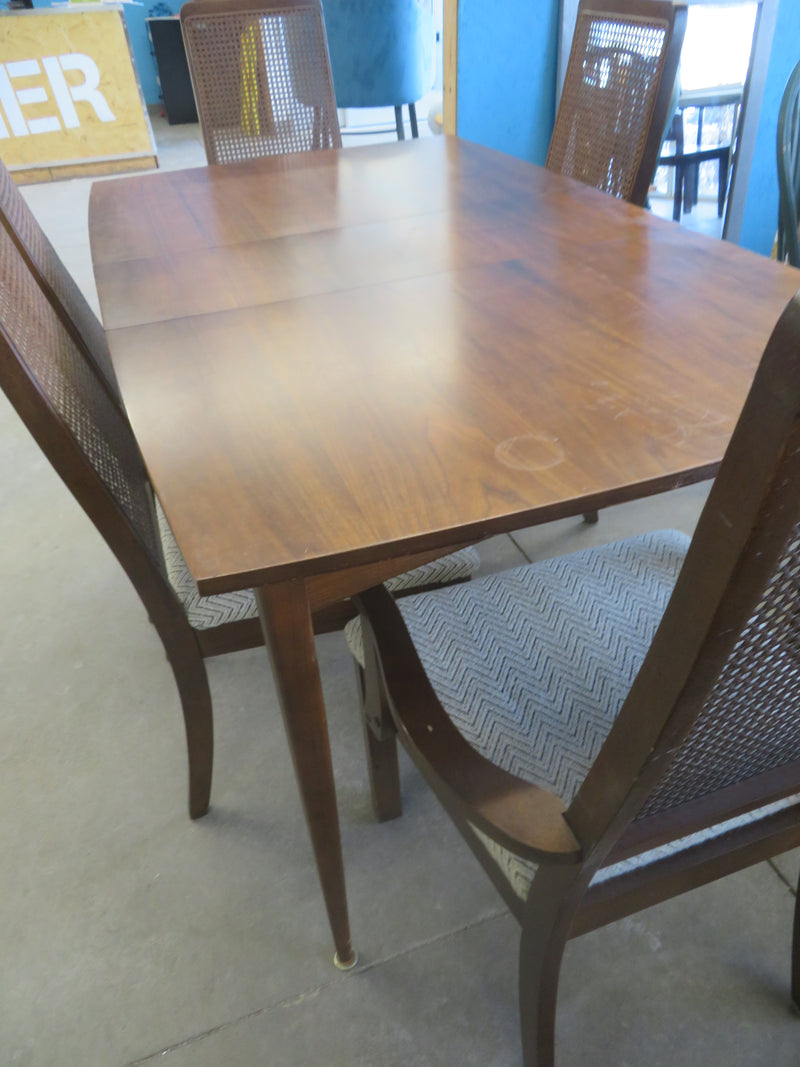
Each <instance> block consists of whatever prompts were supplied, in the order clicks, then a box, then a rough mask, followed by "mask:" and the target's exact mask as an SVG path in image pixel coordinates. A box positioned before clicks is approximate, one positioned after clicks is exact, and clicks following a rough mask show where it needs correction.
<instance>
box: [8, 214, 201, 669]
mask: <svg viewBox="0 0 800 1067" xmlns="http://www.w3.org/2000/svg"><path fill="white" fill-rule="evenodd" d="M66 315H67V311H66V310H65V309H64V307H63V305H60V304H58V303H57V302H51V299H50V294H49V293H48V292H47V291H46V290H45V289H43V288H42V287H40V285H39V280H38V277H37V275H36V274H34V273H33V272H32V271H31V269H30V266H29V263H28V260H27V258H26V257H25V256H24V254H23V252H22V251H21V250H20V248H19V247H18V245H17V243H16V242H15V241H14V240H13V239H12V236H11V235H10V234H9V233H8V232H7V231H6V230H5V229H4V228H0V387H1V388H2V389H3V392H4V393H5V394H6V396H7V397H8V399H9V401H10V402H11V404H12V406H13V407H14V408H15V410H16V411H17V413H18V415H19V416H20V418H21V419H22V421H23V422H24V423H25V425H26V427H27V428H28V430H29V432H30V433H31V435H32V436H33V438H34V440H35V441H36V442H37V444H38V445H39V447H40V448H41V449H42V451H43V452H44V454H45V456H46V458H47V459H48V460H49V462H50V464H51V465H52V467H53V468H54V469H55V471H56V473H57V474H58V475H59V477H60V478H61V479H62V481H63V482H64V484H65V485H66V487H67V489H69V491H70V492H71V493H72V495H73V496H74V497H75V499H76V500H77V502H78V503H79V504H80V506H81V507H82V508H83V510H84V511H85V512H86V514H87V516H88V517H89V519H90V520H91V521H92V523H93V524H94V526H95V527H96V528H97V530H98V532H99V533H100V535H101V536H102V537H103V539H104V541H105V542H106V544H107V545H108V546H109V548H110V549H111V551H112V552H113V553H114V555H115V556H116V558H117V560H118V561H119V563H120V565H121V566H122V568H123V569H124V570H125V572H126V574H127V575H128V577H129V578H130V580H131V582H132V583H133V585H134V587H135V589H136V591H137V593H138V594H139V597H140V598H141V600H142V602H143V603H144V605H145V607H146V609H147V611H148V614H149V615H150V618H151V620H152V622H153V624H154V625H155V627H156V629H157V630H158V632H159V635H160V636H161V639H162V641H163V642H164V645H165V649H166V650H167V654H168V656H169V657H170V659H172V658H173V657H174V656H175V655H179V654H180V653H179V651H178V650H179V649H180V648H182V647H186V642H187V641H188V642H189V643H191V642H192V641H194V637H193V631H192V629H191V627H190V625H189V622H188V620H187V618H186V615H185V612H184V610H183V606H182V605H181V603H180V601H179V599H178V597H177V595H176V594H175V592H174V590H173V588H172V586H171V585H170V583H169V580H168V577H167V573H166V566H165V563H164V559H163V553H162V548H161V540H160V537H159V534H158V525H157V519H156V512H155V500H154V493H153V488H152V485H151V483H150V479H149V476H148V474H147V471H146V469H145V466H144V461H143V460H142V458H141V455H140V453H139V448H138V445H137V443H136V440H135V438H134V436H133V431H132V429H131V427H130V424H129V423H128V420H127V416H126V414H125V412H124V409H123V408H122V407H121V404H120V403H119V401H118V400H117V401H115V397H114V394H113V392H112V390H111V389H110V387H109V383H108V381H107V379H106V378H105V377H104V375H103V374H102V371H101V369H100V367H99V366H98V363H97V361H96V360H94V359H92V358H91V354H87V351H86V349H85V347H84V345H83V344H81V343H80V342H79V341H78V340H76V337H75V331H74V330H70V329H68V328H67V325H66V323H65V321H64V320H65V317H66ZM23 345H25V346H28V350H29V352H30V353H31V355H30V356H28V355H26V352H25V351H23V348H22V346H23ZM33 363H37V364H38V367H34V366H33ZM59 390H62V391H64V392H65V393H68V394H69V398H68V399H67V400H66V401H63V402H62V403H59V402H58V400H57V399H54V398H55V397H56V394H57V393H58V392H59ZM76 412H77V414H76ZM69 413H71V414H69ZM70 418H72V419H73V421H77V422H82V425H83V426H84V427H86V428H87V429H86V435H87V442H81V440H80V439H79V437H78V436H77V433H76V431H75V429H74V427H73V426H72V425H70V422H69V419H70ZM103 455H105V456H106V463H107V464H108V463H110V464H111V466H112V467H116V468H117V472H116V473H115V471H114V470H112V471H111V475H110V476H109V475H108V474H106V476H103V474H101V471H100V469H99V467H98V465H97V464H100V465H101V466H102V464H103V460H102V459H98V456H103Z"/></svg>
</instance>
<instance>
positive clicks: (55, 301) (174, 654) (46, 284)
mask: <svg viewBox="0 0 800 1067" xmlns="http://www.w3.org/2000/svg"><path fill="white" fill-rule="evenodd" d="M0 224H2V228H1V229H0V248H3V247H4V245H5V248H4V259H5V261H6V263H7V264H8V265H9V266H10V267H11V268H12V273H13V282H14V284H15V285H16V286H17V287H18V291H19V292H20V293H21V294H22V297H23V298H24V301H25V305H26V308H27V309H30V310H31V313H32V314H33V313H34V312H35V314H36V315H37V316H38V317H39V318H40V319H42V320H43V321H44V320H47V321H48V322H50V319H51V318H52V319H53V321H52V323H51V325H50V329H51V333H52V335H53V336H57V335H58V334H59V332H60V331H63V337H62V338H61V342H60V343H61V344H63V345H64V346H66V348H67V349H68V350H69V351H70V353H71V359H72V361H73V363H74V365H75V367H76V373H80V374H83V375H84V376H87V377H88V378H89V379H90V380H91V382H92V383H93V386H92V387H93V389H94V390H95V397H94V402H95V403H96V404H98V405H100V407H101V416H100V417H101V418H103V419H104V420H106V421H108V420H112V421H115V423H116V427H117V433H118V434H119V435H120V440H121V441H122V443H123V445H124V448H125V449H126V452H127V455H128V457H129V460H130V462H131V464H132V467H133V468H135V472H136V478H137V480H138V481H139V483H140V485H141V487H142V491H143V493H144V496H145V497H146V499H147V501H148V510H149V520H148V521H149V524H150V529H149V531H148V536H147V538H146V540H143V538H142V536H141V533H140V532H139V531H137V530H136V529H135V527H134V526H133V525H132V523H131V522H130V520H129V518H128V517H127V515H126V514H125V511H124V509H123V508H122V507H121V506H120V503H119V501H118V500H116V499H115V497H114V496H113V494H112V493H111V492H110V491H109V489H108V488H107V486H106V485H105V484H104V483H103V481H102V479H101V478H100V476H99V475H98V473H97V471H96V470H95V468H94V467H93V466H92V463H91V462H90V460H89V459H88V458H87V455H86V454H85V452H84V451H83V449H82V448H81V446H80V444H79V442H78V441H77V439H76V438H75V436H74V434H73V433H72V431H71V430H70V428H69V426H67V424H66V423H65V421H64V419H63V418H62V417H61V416H60V415H59V413H58V412H57V411H56V410H55V408H54V407H53V405H52V404H51V402H50V400H49V399H48V397H47V395H46V394H45V393H44V392H43V390H42V389H41V387H40V385H39V383H38V382H37V380H36V378H35V377H34V376H33V375H32V374H31V373H30V372H29V371H28V369H27V367H26V365H25V362H24V359H23V357H22V356H21V355H20V353H19V349H18V347H17V345H16V343H15V340H14V338H13V337H12V336H11V335H10V334H9V333H8V331H7V330H6V328H5V325H4V324H2V323H0V385H1V386H2V388H3V391H4V392H5V393H6V395H7V396H8V398H9V400H10V401H11V403H12V404H13V406H14V407H15V408H16V410H17V412H18V413H19V415H20V417H21V418H22V420H23V422H24V423H25V425H26V426H27V427H28V429H29V430H30V432H31V434H32V435H33V437H34V438H35V440H36V441H37V443H38V444H39V446H40V447H41V449H42V451H43V452H44V453H45V455H46V456H47V458H48V460H49V461H50V463H51V464H52V465H53V467H54V468H55V470H56V471H57V472H58V474H59V475H60V477H61V478H62V480H63V481H64V483H65V485H66V486H67V488H68V489H69V490H70V492H71V493H72V494H73V496H74V497H75V498H76V500H77V501H78V503H79V504H80V505H81V507H82V508H83V509H84V511H85V512H86V514H87V515H88V516H89V518H90V519H91V520H92V522H93V523H94V525H95V526H96V527H97V529H98V531H99V532H100V534H101V536H102V537H103V539H104V540H105V541H106V543H107V544H108V546H109V548H110V549H111V551H112V552H113V553H114V555H115V556H116V557H117V559H118V560H119V562H120V564H121V566H122V568H123V569H124V570H125V572H126V574H127V575H128V577H129V578H130V580H131V582H132V583H133V586H134V588H135V589H136V592H137V593H138V595H139V597H140V599H141V600H142V602H143V604H144V605H145V608H146V609H147V613H148V615H149V617H150V621H151V622H152V623H153V625H154V626H155V628H156V630H157V631H158V634H159V637H160V638H161V641H162V643H163V645H164V650H165V652H166V655H167V659H168V660H169V662H170V665H171V667H172V670H173V673H174V676H175V682H176V685H177V688H178V693H179V696H180V700H181V705H182V709H183V718H184V724H185V729H186V739H187V745H188V762H189V813H190V815H191V817H192V818H194V819H196V818H199V817H201V816H202V815H204V814H205V813H206V812H207V810H208V806H209V799H210V793H211V776H212V766H213V751H214V740H213V737H214V734H213V717H212V706H211V693H210V690H209V686H208V678H207V674H206V669H205V663H204V660H205V659H206V658H208V657H210V656H217V655H221V654H223V653H227V652H234V651H238V650H242V649H247V648H255V647H258V646H261V645H263V644H264V635H263V632H262V629H261V623H260V620H259V619H258V618H257V617H254V618H249V619H243V620H238V621H235V622H229V623H225V624H222V625H220V626H216V627H213V628H210V629H206V630H196V629H194V628H193V627H192V626H191V625H190V623H189V621H188V619H187V616H186V613H185V611H184V608H183V605H182V604H181V602H180V601H179V599H178V597H177V595H176V594H175V591H174V590H173V588H172V586H171V585H170V583H169V580H168V579H167V576H166V570H165V567H164V561H163V556H161V550H160V539H159V536H158V533H157V523H156V514H155V502H154V494H153V490H152V486H151V485H150V482H149V478H148V476H147V473H146V471H145V468H144V463H143V461H142V460H141V457H140V455H139V451H138V446H137V445H136V441H135V439H134V436H133V431H132V430H131V428H130V425H129V423H128V420H127V416H126V414H125V411H124V406H123V404H122V401H121V398H120V395H119V391H118V387H117V384H116V379H115V378H114V377H113V368H112V367H111V362H110V357H109V355H108V349H107V347H106V346H105V334H104V331H103V328H102V326H101V325H100V323H99V322H98V321H97V319H96V317H95V315H94V313H93V312H92V311H91V309H90V308H89V306H88V304H87V303H86V301H85V299H84V298H83V296H82V295H81V294H80V291H79V290H78V288H77V286H76V285H75V283H74V282H73V281H72V279H71V277H70V276H69V274H68V272H67V271H66V268H65V267H64V265H63V264H62V263H61V260H60V259H59V258H58V256H57V254H56V252H55V251H54V250H53V248H52V246H51V245H50V242H49V241H48V240H47V237H46V236H45V234H44V233H43V231H42V230H41V228H40V227H39V224H38V223H37V222H36V220H35V218H34V217H33V215H32V213H31V212H30V209H29V208H28V207H27V205H26V204H25V201H24V200H23V198H22V196H21V194H20V192H19V190H18V189H17V188H16V186H15V185H14V182H13V180H12V179H11V177H10V175H9V173H8V171H7V170H6V169H5V168H4V167H3V166H2V164H0ZM9 243H10V244H11V245H12V246H13V252H12V251H11V249H10V248H9V247H8V244H9ZM15 257H16V258H15ZM4 283H5V284H9V283H10V279H9V278H4ZM148 542H149V543H148ZM354 614H355V608H354V607H353V605H352V604H351V603H349V602H343V603H339V604H333V605H330V606H329V607H325V608H322V609H320V610H319V611H318V612H317V613H315V616H314V632H315V633H327V632H330V631H332V630H339V629H341V628H342V627H343V626H344V624H345V623H346V622H347V621H348V620H349V619H350V618H352V617H353V616H354Z"/></svg>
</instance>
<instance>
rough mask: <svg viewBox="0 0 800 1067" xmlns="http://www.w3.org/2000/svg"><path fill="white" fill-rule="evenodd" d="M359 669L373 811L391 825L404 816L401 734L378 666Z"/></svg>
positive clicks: (362, 718)
mask: <svg viewBox="0 0 800 1067" xmlns="http://www.w3.org/2000/svg"><path fill="white" fill-rule="evenodd" d="M364 654H365V656H367V657H369V656H374V652H372V651H371V649H368V648H367V647H365V648H364ZM355 668H356V681H357V685H358V692H359V698H360V699H359V703H360V706H361V724H362V727H363V730H364V748H365V751H366V756H367V770H368V772H369V791H370V798H371V800H372V810H373V812H374V814H375V818H376V819H377V821H378V822H388V821H389V820H390V819H396V818H398V817H399V816H400V815H402V814H403V800H402V797H401V795H400V768H399V765H398V762H397V731H396V729H395V725H394V721H393V720H392V716H391V712H390V711H389V706H388V703H387V699H386V691H385V689H384V687H383V682H382V680H381V676H380V671H379V670H378V667H377V663H375V662H371V663H369V665H368V667H367V669H366V670H364V669H362V667H361V666H360V664H358V663H356V664H355Z"/></svg>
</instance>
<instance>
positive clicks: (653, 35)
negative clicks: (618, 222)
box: [546, 0, 686, 206]
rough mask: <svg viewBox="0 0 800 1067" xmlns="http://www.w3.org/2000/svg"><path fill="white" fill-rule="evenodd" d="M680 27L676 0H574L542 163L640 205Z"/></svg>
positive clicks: (682, 13)
mask: <svg viewBox="0 0 800 1067" xmlns="http://www.w3.org/2000/svg"><path fill="white" fill-rule="evenodd" d="M685 30H686V5H685V4H683V3H675V4H673V3H672V2H671V0H597V2H590V0H581V4H580V7H579V8H578V17H577V22H576V24H575V35H574V37H573V39H572V51H571V53H570V58H569V63H568V65H567V72H566V75H565V78H564V88H563V92H562V96H561V103H560V104H559V108H558V114H557V115H556V122H555V127H554V129H553V135H552V138H551V140H550V148H549V151H548V154H547V162H546V166H547V167H548V168H549V169H550V170H554V171H557V172H558V173H560V174H566V175H567V176H568V177H570V178H576V179H577V180H578V181H582V182H584V183H585V184H586V185H592V186H594V188H596V189H602V190H603V192H606V193H611V195H612V196H617V197H619V198H620V199H622V200H628V201H630V203H632V204H639V205H642V206H643V205H644V204H645V202H646V200H647V193H648V190H649V189H650V185H651V183H652V180H653V175H654V174H655V169H656V163H657V160H658V153H659V149H660V147H661V139H662V136H663V133H664V129H665V127H666V125H667V121H668V119H669V107H670V101H671V98H672V89H673V86H674V84H675V77H676V74H677V70H678V62H679V59H680V52H681V45H682V43H683V35H684V32H685Z"/></svg>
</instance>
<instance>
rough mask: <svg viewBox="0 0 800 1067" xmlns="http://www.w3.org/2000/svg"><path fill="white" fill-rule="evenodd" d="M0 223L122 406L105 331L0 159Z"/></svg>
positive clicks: (114, 399) (40, 286)
mask: <svg viewBox="0 0 800 1067" xmlns="http://www.w3.org/2000/svg"><path fill="white" fill-rule="evenodd" d="M0 225H2V226H3V227H4V228H5V230H6V232H7V233H8V235H9V236H10V238H11V240H12V241H13V242H14V244H15V245H16V246H17V249H18V250H19V252H20V255H21V256H22V258H23V260H24V261H25V263H26V264H27V266H28V269H29V270H30V271H31V273H32V274H33V276H34V278H35V279H36V282H37V284H38V285H39V288H40V289H42V290H43V292H44V294H45V296H46V297H47V299H48V300H49V301H50V303H51V305H52V306H53V308H54V309H55V311H56V314H57V315H58V316H59V318H60V319H61V321H62V322H63V324H64V326H65V327H66V329H67V330H68V331H69V333H70V335H71V336H72V338H73V339H74V340H75V342H76V343H77V344H78V345H79V346H80V348H81V351H82V352H83V353H84V355H85V356H86V357H87V358H88V359H89V360H90V361H91V362H92V363H93V364H94V366H95V367H96V368H97V370H98V371H99V373H100V378H101V381H103V382H104V384H105V386H106V388H107V391H108V393H109V396H111V398H112V400H113V401H114V403H115V405H116V406H117V407H118V408H120V410H121V409H122V399H121V397H120V391H119V384H118V382H117V378H116V375H115V374H114V367H113V365H112V363H111V354H110V353H109V351H108V344H107V343H106V336H105V331H104V330H103V326H102V324H101V323H100V321H99V319H98V318H97V316H96V315H95V313H94V312H93V311H92V309H91V308H90V307H89V304H88V302H87V300H86V298H85V296H84V295H83V293H82V292H81V291H80V289H79V288H78V286H77V285H76V284H75V281H74V279H73V278H72V275H71V274H70V273H69V271H68V270H67V269H66V267H65V266H64V264H63V263H62V261H61V259H60V257H59V255H58V253H57V252H56V250H55V249H54V248H53V246H52V244H51V243H50V241H49V239H48V237H47V235H46V234H45V232H44V230H43V229H42V227H41V226H40V225H39V223H38V221H37V219H36V217H35V215H34V214H33V212H32V211H31V209H30V208H29V207H28V205H27V203H26V202H25V198H24V197H23V195H22V193H21V192H20V191H19V189H18V188H17V185H16V183H15V181H14V178H13V176H12V175H11V172H10V171H9V170H8V169H7V168H6V166H5V164H4V163H3V162H2V161H0Z"/></svg>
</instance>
